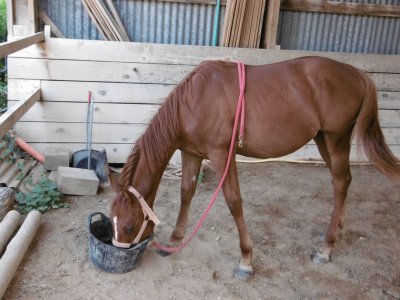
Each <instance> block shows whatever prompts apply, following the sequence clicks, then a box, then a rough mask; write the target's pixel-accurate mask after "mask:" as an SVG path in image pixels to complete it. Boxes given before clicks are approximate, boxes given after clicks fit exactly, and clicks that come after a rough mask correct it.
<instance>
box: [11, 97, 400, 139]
mask: <svg viewBox="0 0 400 300" xmlns="http://www.w3.org/2000/svg"><path fill="white" fill-rule="evenodd" d="M17 103H18V101H9V103H8V104H9V107H12V106H13V105H16V104H17ZM159 107H160V105H158V104H156V105H153V104H122V103H119V104H111V103H95V104H94V112H93V122H94V123H96V124H97V123H110V124H132V123H135V124H148V123H149V122H150V120H151V119H152V117H153V116H154V115H155V113H156V112H157V111H158V109H159ZM86 114H87V104H86V103H79V102H42V101H41V102H38V103H35V104H34V105H33V107H32V108H31V109H30V110H29V111H28V112H26V113H25V115H24V116H23V117H22V119H21V121H29V122H64V123H81V122H86ZM379 119H380V122H381V126H382V127H383V128H385V127H400V110H395V109H389V110H387V109H381V110H380V111H379ZM399 142H400V140H399Z"/></svg>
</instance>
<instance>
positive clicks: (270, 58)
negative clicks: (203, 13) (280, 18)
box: [12, 38, 400, 73]
mask: <svg viewBox="0 0 400 300" xmlns="http://www.w3.org/2000/svg"><path fill="white" fill-rule="evenodd" d="M310 55H319V56H324V57H330V58H333V59H336V60H338V61H342V62H346V63H350V64H351V65H353V66H355V67H357V68H360V69H362V70H366V71H369V72H388V73H400V56H399V55H379V54H360V53H334V52H314V51H297V50H296V51H293V50H267V49H246V48H228V47H208V46H187V45H164V44H145V43H125V42H111V41H89V40H75V39H58V38H57V39H56V38H46V44H44V43H39V44H36V45H33V46H30V47H28V48H26V49H24V50H22V51H19V52H17V53H14V54H13V55H12V57H29V58H46V59H66V60H87V61H102V62H104V61H111V62H129V63H133V62H134V63H156V64H178V65H179V64H184V65H198V64H199V63H200V62H202V61H203V60H207V59H213V60H215V59H221V60H226V61H237V60H241V61H243V62H245V63H247V64H254V65H260V64H268V63H275V62H280V61H285V60H289V59H293V58H297V57H301V56H310Z"/></svg>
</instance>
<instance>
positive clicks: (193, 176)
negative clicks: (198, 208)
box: [170, 151, 202, 245]
mask: <svg viewBox="0 0 400 300" xmlns="http://www.w3.org/2000/svg"><path fill="white" fill-rule="evenodd" d="M201 162H202V159H201V158H198V157H196V156H193V155H190V154H188V153H185V152H183V151H182V182H181V207H180V209H179V214H178V218H177V220H176V225H175V229H174V230H173V232H172V234H171V237H170V244H172V245H177V244H179V243H180V242H181V241H182V239H183V238H184V236H185V232H186V224H187V220H188V216H189V211H190V204H191V202H192V198H193V195H194V193H195V191H196V186H197V178H198V176H199V173H200V168H201Z"/></svg>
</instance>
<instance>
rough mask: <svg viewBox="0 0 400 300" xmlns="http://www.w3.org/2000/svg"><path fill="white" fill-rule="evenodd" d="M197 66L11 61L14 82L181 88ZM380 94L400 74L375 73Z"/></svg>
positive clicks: (395, 86) (398, 84)
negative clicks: (178, 85) (118, 84)
mask: <svg viewBox="0 0 400 300" xmlns="http://www.w3.org/2000/svg"><path fill="white" fill-rule="evenodd" d="M193 68H194V67H193V66H187V65H164V64H141V63H140V64H139V63H119V62H93V61H66V60H48V59H31V58H12V59H9V60H8V77H9V78H10V79H34V80H63V81H92V82H93V81H96V82H99V81H100V82H126V83H140V84H177V83H179V82H180V81H181V80H182V79H183V78H184V77H185V76H186V75H187V74H188V73H190V71H192V69H193ZM371 77H372V78H373V80H374V82H375V84H376V86H377V89H378V90H379V91H400V74H392V73H372V74H371Z"/></svg>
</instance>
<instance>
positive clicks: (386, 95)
mask: <svg viewBox="0 0 400 300" xmlns="http://www.w3.org/2000/svg"><path fill="white" fill-rule="evenodd" d="M378 105H379V108H380V109H400V92H378Z"/></svg>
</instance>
